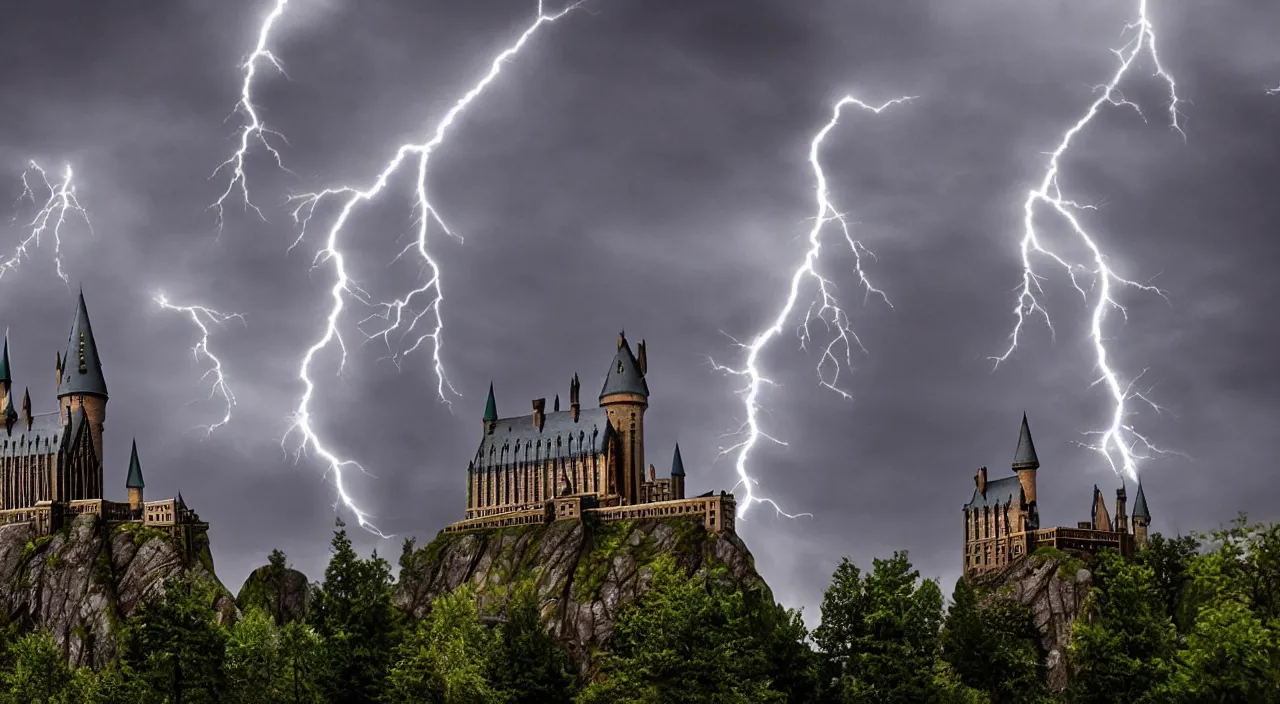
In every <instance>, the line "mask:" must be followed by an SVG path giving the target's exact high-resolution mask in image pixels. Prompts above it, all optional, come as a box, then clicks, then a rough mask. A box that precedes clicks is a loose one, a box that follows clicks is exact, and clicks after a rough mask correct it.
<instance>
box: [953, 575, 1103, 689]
mask: <svg viewBox="0 0 1280 704" xmlns="http://www.w3.org/2000/svg"><path fill="white" fill-rule="evenodd" d="M1091 578H1092V575H1091V574H1090V573H1089V570H1087V569H1085V566H1084V563H1083V562H1082V561H1081V560H1080V559H1078V558H1074V557H1069V556H1067V555H1065V554H1063V553H1060V552H1057V551H1056V550H1054V551H1049V550H1041V551H1037V552H1036V553H1033V554H1031V555H1029V556H1027V557H1026V558H1024V559H1022V560H1019V561H1017V562H1014V563H1013V564H1011V565H1009V567H1008V568H1006V569H1005V570H1003V571H1002V572H1000V573H997V574H994V575H989V576H986V577H983V578H980V579H978V580H975V582H974V586H975V587H978V588H979V589H982V590H986V591H987V593H988V594H989V595H991V596H1004V597H1009V598H1012V599H1015V600H1017V601H1019V602H1021V603H1023V604H1026V605H1027V606H1029V607H1030V608H1031V612H1032V613H1033V614H1034V615H1035V619H1036V628H1037V629H1039V631H1040V646H1041V647H1042V648H1043V649H1044V652H1045V653H1046V654H1047V655H1046V658H1045V666H1046V667H1047V668H1048V680H1049V687H1050V688H1051V689H1053V690H1054V691H1061V690H1062V689H1064V688H1065V687H1066V686H1067V677H1068V671H1067V662H1066V654H1067V646H1069V645H1070V644H1071V629H1072V626H1073V625H1074V624H1075V621H1076V615H1077V614H1079V613H1080V609H1081V607H1082V606H1083V605H1084V599H1085V596H1087V595H1088V593H1089V584H1090V580H1091Z"/></svg>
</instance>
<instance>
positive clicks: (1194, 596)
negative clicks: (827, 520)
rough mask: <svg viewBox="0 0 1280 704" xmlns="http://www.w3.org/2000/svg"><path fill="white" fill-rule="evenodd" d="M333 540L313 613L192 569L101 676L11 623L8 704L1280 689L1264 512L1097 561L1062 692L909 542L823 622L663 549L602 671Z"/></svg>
mask: <svg viewBox="0 0 1280 704" xmlns="http://www.w3.org/2000/svg"><path fill="white" fill-rule="evenodd" d="M411 548H412V545H411V544H409V545H408V546H407V547H406V550H407V552H406V558H405V559H409V558H410V557H411V555H410V554H409V552H408V551H411ZM332 550H333V556H332V558H331V560H330V563H329V567H328V569H327V570H326V571H325V576H324V580H323V582H321V583H320V584H319V585H317V586H316V587H315V593H314V594H313V595H312V599H313V601H312V606H311V608H310V609H309V610H308V613H307V617H306V618H305V619H303V620H294V621H288V622H281V619H280V618H279V616H280V614H278V613H277V614H272V613H267V612H264V611H263V610H261V609H258V608H251V609H248V610H247V611H246V613H244V615H243V618H242V619H240V620H239V621H237V622H236V623H235V624H234V625H231V626H226V625H223V624H221V623H220V622H219V619H218V616H217V613H216V611H215V610H214V608H213V604H214V597H215V594H214V592H213V591H212V589H211V588H210V587H209V586H208V585H207V584H205V583H203V582H201V581H198V580H194V579H187V578H178V579H174V580H171V581H170V582H168V583H166V584H165V596H164V598H162V599H159V600H154V601H151V602H148V603H146V604H145V605H143V606H142V607H140V608H139V609H138V610H137V612H136V613H134V614H133V615H132V617H131V618H130V619H129V620H128V622H127V623H124V624H121V626H120V629H119V637H120V648H119V657H118V658H117V659H116V660H115V661H114V662H112V663H111V664H110V665H109V666H108V667H106V668H104V669H102V670H100V671H96V672H95V671H92V670H89V669H87V668H74V669H73V668H71V667H68V665H67V656H66V653H65V652H64V651H63V650H62V649H61V647H60V646H59V645H58V644H57V642H56V641H55V640H54V638H53V636H52V635H51V634H48V633H34V634H26V635H19V634H18V632H17V630H16V629H15V628H13V627H3V628H0V704H9V703H10V702H12V703H14V704H17V703H18V702H21V703H22V704H29V703H31V702H40V703H66V704H69V703H71V702H85V703H90V704H92V703H107V702H135V703H137V704H180V703H189V704H197V703H204V702H227V703H231V702H235V703H237V704H239V703H245V704H257V703H259V702H261V703H266V702H308V703H320V702H355V703H359V702H431V703H441V704H490V703H493V704H533V703H534V702H538V703H547V704H556V703H563V704H597V703H604V702H609V703H615V702H616V703H618V704H659V703H661V704H666V703H668V702H670V703H672V704H695V703H703V702H705V703H707V704H722V703H723V704H730V703H733V704H737V703H747V704H752V703H757V702H759V703H770V704H772V703H779V704H782V703H785V702H806V703H808V702H817V703H819V704H844V703H846V702H848V703H852V702H867V703H870V702H876V703H888V704H894V703H897V702H902V703H904V704H905V703H907V702H927V703H938V704H948V703H951V702H955V703H957V704H959V703H969V704H979V703H983V702H985V703H989V704H1006V703H1007V704H1021V703H1047V702H1079V703H1081V704H1084V703H1089V702H1115V701H1123V702H1160V703H1170V704H1182V703H1186V704H1191V703H1195V702H1245V703H1252V702H1259V703H1262V702H1277V701H1280V526H1274V525H1271V526H1262V525H1251V524H1248V523H1247V522H1246V521H1245V520H1244V519H1243V518H1241V519H1240V520H1238V521H1236V522H1235V523H1233V524H1232V525H1230V526H1229V527H1227V528H1224V529H1223V530H1220V531H1217V532H1215V533H1212V534H1209V535H1201V536H1193V537H1182V538H1177V539H1166V538H1163V537H1160V536H1158V535H1157V536H1153V538H1152V540H1151V541H1150V543H1149V544H1148V545H1147V547H1145V548H1144V549H1142V550H1140V551H1139V553H1138V555H1137V556H1136V557H1135V559H1132V560H1124V559H1121V558H1120V557H1119V556H1118V555H1116V554H1114V553H1104V554H1102V555H1099V556H1097V557H1096V558H1095V559H1093V560H1092V561H1090V563H1089V564H1088V568H1089V569H1090V571H1091V572H1092V575H1093V577H1092V582H1091V586H1090V589H1089V594H1088V596H1087V598H1086V601H1085V606H1084V610H1083V612H1082V613H1081V615H1080V618H1079V619H1078V620H1077V621H1076V624H1075V632H1074V637H1073V640H1072V643H1071V645H1070V647H1069V649H1068V652H1067V653H1066V654H1065V655H1066V657H1067V661H1068V663H1069V665H1070V668H1071V669H1070V671H1071V673H1072V676H1071V679H1070V684H1069V686H1068V688H1067V690H1066V691H1065V692H1058V693H1051V692H1049V691H1048V688H1047V687H1046V683H1045V670H1046V662H1045V658H1046V654H1045V653H1044V652H1043V651H1042V650H1041V646H1040V634H1039V632H1038V631H1037V629H1036V626H1035V623H1034V619H1033V616H1032V614H1031V612H1030V611H1029V609H1028V608H1027V607H1026V606H1024V605H1022V604H1019V603H1017V602H1014V601H1012V600H1010V599H1009V598H1007V596H1005V595H1002V594H1001V593H998V592H991V591H989V590H984V589H979V588H974V587H972V586H970V585H969V584H967V583H965V582H963V581H961V582H959V583H957V585H956V587H955V590H954V592H953V594H952V598H951V602H950V604H949V605H946V604H944V600H943V595H942V591H941V590H940V589H939V586H938V584H937V582H935V581H932V580H923V579H921V577H920V574H919V573H918V572H917V571H916V570H915V569H914V568H913V567H912V565H911V563H910V561H909V560H908V556H907V555H906V553H895V554H894V555H893V556H891V557H889V558H887V559H877V560H874V561H873V562H872V564H871V566H870V569H868V570H865V571H864V570H862V569H860V568H859V567H858V566H856V565H855V564H853V563H852V562H850V561H849V560H847V559H846V560H844V561H842V562H841V563H840V565H839V566H838V567H837V568H836V570H835V573H834V575H833V576H832V581H831V584H830V586H829V587H828V588H827V590H826V594H825V598H824V600H823V603H822V613H821V625H819V626H818V627H817V628H816V629H814V630H813V632H812V633H810V632H809V631H808V630H807V629H806V628H805V625H804V623H803V621H802V620H801V618H800V614H799V613H798V612H796V611H793V610H788V609H784V608H782V607H781V606H779V605H778V604H776V603H774V602H773V600H772V597H771V596H770V595H769V593H768V592H767V591H766V590H764V589H763V588H750V587H743V586H742V585H740V584H737V583H735V582H734V581H733V580H732V579H730V578H729V576H728V574H727V572H725V571H724V570H722V569H719V568H712V569H709V570H706V571H702V572H698V573H696V574H694V575H692V576H690V575H688V574H687V573H685V572H684V571H683V570H681V569H679V568H678V567H677V566H676V564H675V562H674V561H673V560H670V559H666V558H659V559H658V560H657V561H656V562H655V563H654V566H653V573H652V582H651V584H652V587H651V589H650V590H649V591H648V592H646V593H645V595H644V596H643V597H642V598H641V599H640V601H639V602H638V603H636V604H631V605H627V606H623V607H622V608H621V609H620V611H619V612H618V614H617V615H616V619H615V625H614V632H613V638H612V643H611V649H610V651H609V652H603V653H592V654H590V658H591V662H590V663H589V666H588V667H587V668H586V672H589V673H590V676H588V677H585V678H584V677H583V676H582V671H581V670H580V668H579V667H578V665H576V664H574V663H573V662H571V661H570V659H569V656H568V654H567V653H566V652H565V651H564V650H562V649H561V648H560V646H559V645H558V644H557V643H556V641H555V640H553V639H552V638H551V637H550V636H549V635H548V634H547V633H546V631H545V630H544V629H543V627H542V623H541V616H542V614H541V607H542V604H541V603H540V602H539V600H538V598H537V595H536V593H535V591H534V590H533V589H532V587H531V585H530V584H528V583H517V584H513V585H509V588H510V591H509V593H508V597H509V598H508V599H507V600H506V603H505V605H504V606H503V608H502V610H501V612H500V613H482V612H481V610H480V609H479V607H478V606H477V599H476V594H475V593H474V592H473V591H472V590H471V589H470V588H462V589H459V590H457V591H455V592H453V593H451V594H446V595H444V596H441V597H440V598H439V599H437V600H436V601H435V603H434V604H433V606H432V609H431V610H430V612H429V613H428V614H427V615H426V616H425V617H424V618H422V619H420V620H412V619H409V618H407V617H405V616H403V615H402V614H401V613H400V612H398V611H397V610H396V609H395V608H394V606H393V603H392V587H393V578H392V576H391V569H390V566H389V565H388V563H387V562H386V560H384V559H382V558H380V557H378V556H377V554H376V553H375V554H374V555H373V556H371V557H370V558H368V559H364V558H361V557H360V556H358V555H357V554H356V553H355V551H354V550H353V549H352V546H351V541H350V540H349V539H348V537H347V535H346V532H345V530H344V528H343V526H342V525H341V524H340V523H339V525H338V529H337V530H336V531H335V533H334V538H333V542H332ZM271 562H272V564H273V565H274V566H275V567H276V568H277V569H283V568H284V566H285V556H284V555H283V554H281V553H279V552H278V551H277V552H275V553H273V554H272V558H271ZM402 564H403V561H402Z"/></svg>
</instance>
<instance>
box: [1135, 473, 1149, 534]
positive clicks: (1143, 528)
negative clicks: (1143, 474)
mask: <svg viewBox="0 0 1280 704" xmlns="http://www.w3.org/2000/svg"><path fill="white" fill-rule="evenodd" d="M1149 525H1151V512H1150V511H1148V510H1147V495H1146V494H1144V493H1143V491H1142V480H1141V479H1139V480H1138V495H1137V496H1135V497H1133V542H1134V543H1135V544H1136V545H1146V544H1147V526H1149Z"/></svg>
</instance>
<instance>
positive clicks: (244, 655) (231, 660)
mask: <svg viewBox="0 0 1280 704" xmlns="http://www.w3.org/2000/svg"><path fill="white" fill-rule="evenodd" d="M226 653H227V654H226V661H225V662H224V663H223V669H224V671H225V674H226V678H227V694H228V698H229V699H230V700H231V701H234V702H241V703H243V704H267V703H268V702H277V701H280V700H281V699H282V697H281V692H280V684H281V679H282V677H281V675H282V674H283V672H282V670H283V666H282V665H283V664H282V663H281V662H280V659H281V658H280V632H279V631H278V630H277V629H276V624H275V621H274V620H273V619H272V618H271V616H269V615H267V613H266V612H265V611H262V610H261V609H259V608H250V609H249V610H248V611H246V612H245V614H244V618H242V619H241V620H240V622H239V623H237V624H236V625H235V626H234V627H233V628H232V629H231V636H230V638H228V639H227V650H226Z"/></svg>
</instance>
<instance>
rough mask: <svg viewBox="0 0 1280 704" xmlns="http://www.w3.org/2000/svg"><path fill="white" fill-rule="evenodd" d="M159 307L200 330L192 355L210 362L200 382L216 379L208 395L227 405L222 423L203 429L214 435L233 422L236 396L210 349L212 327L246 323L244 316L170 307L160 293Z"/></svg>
mask: <svg viewBox="0 0 1280 704" xmlns="http://www.w3.org/2000/svg"><path fill="white" fill-rule="evenodd" d="M155 302H156V305H158V306H160V307H161V308H163V309H165V310H171V311H176V312H178V313H183V314H185V315H186V316H187V317H188V318H189V319H190V320H191V322H192V323H193V324H194V325H195V326H196V328H198V329H199V330H200V339H199V340H197V341H196V344H195V345H194V346H193V347H192V348H191V353H192V354H193V355H195V358H196V361H197V362H204V361H207V362H208V363H209V369H208V371H206V372H205V373H204V374H203V375H201V377H200V381H205V380H207V379H209V378H212V379H213V383H212V388H211V389H210V391H209V398H213V397H214V396H220V397H222V400H223V402H224V403H225V404H226V412H225V413H224V414H223V416H222V420H219V421H218V422H216V423H212V424H210V425H204V426H200V427H201V428H203V429H204V430H205V437H208V436H210V435H212V434H213V431H215V430H217V429H218V428H221V427H222V426H224V425H226V424H227V423H230V422H231V411H232V409H234V408H235V406H236V395H235V394H234V393H232V391H231V387H230V386H229V385H228V384H227V375H226V372H225V371H224V370H223V368H222V360H221V359H218V356H217V355H215V354H214V353H213V351H212V350H210V349H209V334H210V331H209V326H210V325H222V324H223V323H226V322H228V321H231V320H239V321H240V322H242V323H243V322H244V315H242V314H240V313H221V312H219V311H216V310H214V309H212V308H209V307H207V306H199V305H190V306H181V305H176V304H174V303H170V302H169V299H168V298H167V297H166V296H165V295H164V294H163V293H159V294H156V296H155Z"/></svg>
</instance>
